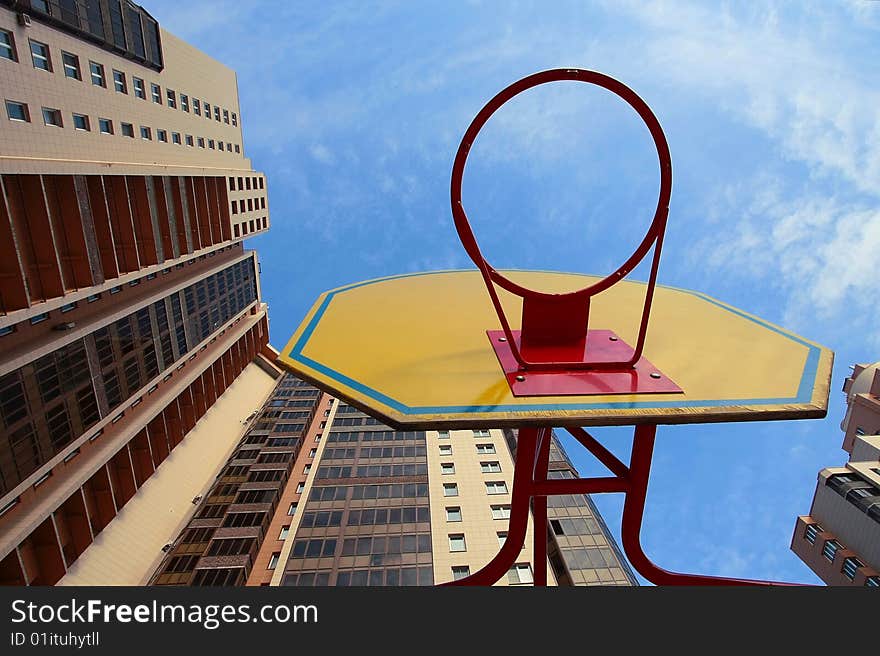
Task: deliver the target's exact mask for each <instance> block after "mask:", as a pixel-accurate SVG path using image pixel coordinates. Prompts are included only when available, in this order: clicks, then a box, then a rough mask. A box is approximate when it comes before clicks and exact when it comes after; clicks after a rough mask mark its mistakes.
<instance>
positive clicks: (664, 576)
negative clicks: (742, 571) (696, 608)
mask: <svg viewBox="0 0 880 656" xmlns="http://www.w3.org/2000/svg"><path fill="white" fill-rule="evenodd" d="M656 430H657V427H656V426H652V425H647V424H645V425H641V426H636V427H635V433H634V435H633V449H632V456H631V459H630V466H629V469H630V477H629V479H630V480H629V482H630V490H629V492H628V493H627V495H626V500H625V501H624V505H623V521H622V527H621V538H622V542H623V550H624V552H625V553H626V555H627V558H629V561H630V563H631V564H632V566H633V567H634V568H635V569H636V571H637V572H638V573H639V574H641V575H642V576H644V577H645V578H646V579H648V580H649V581H651V582H652V583H655V584H657V585H724V586H729V585H796V584H791V583H777V582H772V581H756V580H749V579H733V578H724V577H720V576H702V575H699V574H681V573H678V572H670V571H668V570H665V569H662V568H660V567H658V566H657V565H655V564H654V563H653V562H652V561H651V559H650V558H648V556H647V555H646V554H645V552H644V550H643V549H642V544H641V530H642V517H643V516H644V512H645V497H646V495H647V492H648V478H649V476H650V473H651V457H652V455H653V451H654V437H655V433H656Z"/></svg>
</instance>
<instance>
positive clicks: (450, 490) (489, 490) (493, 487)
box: [443, 481, 507, 497]
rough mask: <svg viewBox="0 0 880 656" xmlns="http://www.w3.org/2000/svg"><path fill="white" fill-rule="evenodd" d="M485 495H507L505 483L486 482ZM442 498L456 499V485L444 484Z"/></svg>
mask: <svg viewBox="0 0 880 656" xmlns="http://www.w3.org/2000/svg"><path fill="white" fill-rule="evenodd" d="M486 494H507V483H505V482H504V481H488V482H487V483H486ZM443 496H444V497H457V496H458V483H444V484H443Z"/></svg>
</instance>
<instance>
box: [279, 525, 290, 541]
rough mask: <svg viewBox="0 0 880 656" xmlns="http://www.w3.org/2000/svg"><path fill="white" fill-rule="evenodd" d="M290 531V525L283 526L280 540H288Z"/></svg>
mask: <svg viewBox="0 0 880 656" xmlns="http://www.w3.org/2000/svg"><path fill="white" fill-rule="evenodd" d="M288 533H290V526H282V527H281V533H279V534H278V539H279V540H286V539H287V534H288Z"/></svg>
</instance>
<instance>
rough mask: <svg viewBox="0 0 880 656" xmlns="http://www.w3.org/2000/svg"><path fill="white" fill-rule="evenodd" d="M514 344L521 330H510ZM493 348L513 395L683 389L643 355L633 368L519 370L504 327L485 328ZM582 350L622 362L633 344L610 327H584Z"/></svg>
mask: <svg viewBox="0 0 880 656" xmlns="http://www.w3.org/2000/svg"><path fill="white" fill-rule="evenodd" d="M511 332H512V333H513V338H514V340H515V341H516V346H517V347H519V348H521V345H520V331H519V330H513V331H511ZM486 334H487V335H488V336H489V342H490V343H491V344H492V349H493V350H494V351H495V355H496V356H497V357H498V362H500V363H501V368H502V369H504V374H505V377H506V378H507V383H508V385H510V391H511V392H513V395H514V396H590V395H604V394H651V393H654V394H675V393H682V392H683V390H682V389H681V388H680V387H679V386H678V385H676V384H675V382H674V381H673V380H671V379H670V378H669V377H668V376H666V375H665V374H664V373H663V372H662V371H660V370H659V369H657V368H656V367H655V366H654V365H653V364H651V362H650V361H648V360H647V359H646V358H645V357H642V358H640V359H639V361H638V362H637V363H636V365H635V366H634V368H633V369H627V370H619V371H589V370H572V371H547V372H542V371H520V369H519V365H518V363H517V361H516V358H515V357H514V355H513V352H512V351H511V350H510V343H509V342H508V341H507V338H506V337H505V336H504V331H503V330H487V331H486ZM584 350H585V354H586V352H589V354H590V360H591V361H594V362H625V361H626V360H627V359H629V358H631V357H632V355H633V348H632V347H631V346H630V345H629V344H627V343H626V342H625V341H623V340H622V339H620V338H619V337H618V336H617V335H616V334H615V333H614V332H613V331H611V330H589V331H587V345H586V348H585V349H584Z"/></svg>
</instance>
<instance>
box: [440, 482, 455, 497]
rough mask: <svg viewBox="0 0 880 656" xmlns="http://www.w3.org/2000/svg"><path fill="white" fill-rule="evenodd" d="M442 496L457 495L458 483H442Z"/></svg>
mask: <svg viewBox="0 0 880 656" xmlns="http://www.w3.org/2000/svg"><path fill="white" fill-rule="evenodd" d="M443 496H444V497H457V496H458V483H444V484H443Z"/></svg>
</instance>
